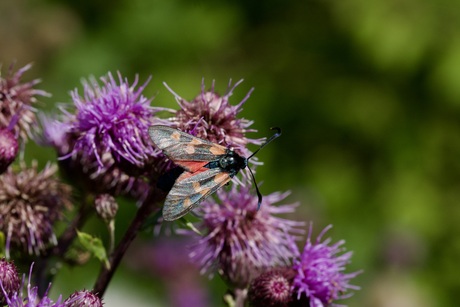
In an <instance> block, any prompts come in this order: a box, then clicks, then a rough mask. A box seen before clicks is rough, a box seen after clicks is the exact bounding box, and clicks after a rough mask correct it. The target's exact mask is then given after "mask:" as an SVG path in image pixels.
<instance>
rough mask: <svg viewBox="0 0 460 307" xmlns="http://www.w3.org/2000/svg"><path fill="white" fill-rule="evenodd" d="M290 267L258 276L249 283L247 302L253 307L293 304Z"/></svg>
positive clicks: (292, 273) (291, 271)
mask: <svg viewBox="0 0 460 307" xmlns="http://www.w3.org/2000/svg"><path fill="white" fill-rule="evenodd" d="M294 277H295V271H294V269H292V268H291V267H284V268H276V269H272V270H269V271H267V272H265V273H262V274H260V275H259V276H258V277H257V278H256V279H254V280H253V281H252V282H251V286H250V287H249V293H248V300H249V302H250V305H251V306H254V307H272V306H273V307H275V306H288V305H289V303H291V302H293V300H294V297H293V291H292V282H293V280H294Z"/></svg>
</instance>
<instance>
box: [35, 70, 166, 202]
mask: <svg viewBox="0 0 460 307" xmlns="http://www.w3.org/2000/svg"><path fill="white" fill-rule="evenodd" d="M101 80H102V83H103V85H102V86H101V85H99V84H98V82H97V81H96V80H95V79H94V78H91V79H90V80H89V81H84V82H83V86H84V93H83V96H80V95H79V94H78V91H77V90H75V91H73V92H72V98H73V102H74V104H75V109H76V114H73V113H72V112H70V111H69V110H66V109H64V108H61V110H62V114H61V116H60V118H48V117H42V119H41V121H42V125H43V139H42V140H41V141H42V143H43V144H45V145H50V146H53V147H54V148H55V149H56V151H57V152H58V154H59V155H60V160H61V166H62V168H63V170H64V172H65V173H66V174H67V175H68V176H69V177H70V178H72V180H73V181H76V182H78V183H80V184H82V185H83V186H84V187H85V188H86V189H87V190H89V191H92V192H94V193H110V194H113V195H120V194H130V195H131V196H133V197H135V198H142V197H143V196H145V195H144V194H145V191H146V190H147V189H148V186H146V183H145V182H144V181H143V180H141V179H139V175H141V174H143V173H145V172H148V173H155V172H157V173H158V172H160V171H161V170H163V169H164V167H165V165H166V164H167V163H166V162H165V161H164V158H163V156H162V154H161V151H160V150H158V149H154V148H153V147H152V144H151V143H150V140H149V136H148V132H147V130H148V127H149V126H150V125H152V124H153V123H155V120H156V118H154V115H155V114H156V113H157V112H159V111H161V110H163V109H161V108H154V107H151V106H150V102H151V99H147V98H145V97H144V96H143V95H142V91H143V90H144V88H145V86H146V85H147V83H148V82H149V80H150V79H149V80H147V82H145V83H144V84H143V85H142V86H140V87H137V88H136V86H137V83H138V79H137V77H136V79H135V81H134V83H133V84H132V85H129V84H128V82H127V80H126V79H123V77H122V76H121V74H120V73H119V74H118V81H116V80H115V79H114V77H113V76H112V75H111V74H110V73H109V74H107V76H105V77H103V78H101ZM160 157H161V158H160Z"/></svg>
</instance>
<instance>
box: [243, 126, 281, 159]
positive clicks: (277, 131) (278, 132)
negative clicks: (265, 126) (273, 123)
mask: <svg viewBox="0 0 460 307" xmlns="http://www.w3.org/2000/svg"><path fill="white" fill-rule="evenodd" d="M270 130H276V133H275V134H274V135H272V136H271V137H270V138H269V139H268V140H267V141H266V142H265V143H263V144H262V145H260V147H259V148H257V150H256V151H254V153H253V154H252V155H250V156H249V158H248V160H249V159H251V158H252V157H253V156H254V155H255V154H256V153H258V152H259V150H261V149H262V148H264V147H265V145H267V144H268V143H270V142H271V141H273V140H274V139H276V138H277V137H279V136H280V135H281V128H279V127H271V128H270Z"/></svg>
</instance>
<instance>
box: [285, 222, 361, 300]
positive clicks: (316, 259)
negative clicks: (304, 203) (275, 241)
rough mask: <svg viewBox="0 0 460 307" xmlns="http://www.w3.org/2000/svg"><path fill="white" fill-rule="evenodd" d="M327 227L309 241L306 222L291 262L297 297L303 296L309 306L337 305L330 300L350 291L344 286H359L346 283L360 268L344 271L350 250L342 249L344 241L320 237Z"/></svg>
mask: <svg viewBox="0 0 460 307" xmlns="http://www.w3.org/2000/svg"><path fill="white" fill-rule="evenodd" d="M331 227H332V226H328V227H326V228H325V229H324V230H323V231H322V232H321V233H320V235H319V236H318V237H317V239H316V241H315V242H313V243H312V242H311V233H312V227H311V226H310V231H309V233H308V238H307V242H306V245H305V248H304V250H303V252H302V254H301V256H300V260H299V261H297V262H296V263H295V264H294V266H293V267H294V269H295V270H296V272H297V274H296V277H295V278H294V291H295V292H296V293H297V299H301V298H302V297H307V298H308V300H309V301H310V307H322V306H337V305H335V304H333V303H332V302H334V301H336V300H338V299H344V298H348V297H349V296H351V293H347V291H348V290H350V289H352V290H359V287H357V286H354V285H351V284H349V281H350V279H352V278H354V277H356V276H357V275H358V274H360V272H354V273H348V274H346V273H344V270H345V266H346V265H347V264H348V263H349V262H350V259H351V256H352V253H351V252H346V253H343V252H344V248H343V247H342V245H343V244H344V243H345V242H344V241H343V240H341V241H339V242H337V243H335V244H330V243H331V239H330V238H329V239H326V240H324V241H322V237H323V235H324V234H325V233H326V232H327V231H328V230H329V229H330V228H331ZM321 241H322V242H321Z"/></svg>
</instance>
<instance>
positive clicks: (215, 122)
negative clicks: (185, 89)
mask: <svg viewBox="0 0 460 307" xmlns="http://www.w3.org/2000/svg"><path fill="white" fill-rule="evenodd" d="M242 81H243V80H240V81H239V82H237V83H235V84H234V85H232V84H231V80H230V82H229V84H228V90H227V93H226V94H225V95H223V96H220V95H219V94H218V93H216V92H215V91H214V82H213V83H212V86H211V89H210V90H209V91H206V90H205V84H204V80H203V83H202V88H201V93H200V94H199V95H198V96H197V97H196V98H195V99H193V100H191V101H187V100H185V99H184V98H182V97H180V96H179V95H178V94H176V93H175V92H174V91H173V90H171V89H170V88H169V87H168V89H169V91H170V92H171V93H172V94H173V95H174V96H175V97H176V101H177V103H178V104H179V106H180V110H178V111H177V112H176V114H175V117H173V118H171V119H170V121H171V122H172V126H173V127H175V128H179V129H180V130H182V131H185V132H188V133H190V134H192V135H195V136H197V137H200V138H203V139H206V140H209V141H211V142H214V143H218V144H221V145H222V146H226V147H232V148H234V149H235V151H236V152H238V153H239V154H240V155H243V156H249V154H250V152H249V150H248V149H247V148H246V146H247V145H248V144H250V143H251V144H257V145H260V144H261V143H262V141H263V139H250V138H247V137H246V133H248V132H255V131H256V130H253V129H250V128H249V127H250V126H251V125H252V123H253V121H249V120H247V119H244V118H237V115H238V113H239V112H241V110H242V106H243V104H244V103H245V102H246V100H247V99H248V98H249V95H250V94H251V92H252V90H251V91H250V92H249V93H248V94H247V95H246V97H244V99H243V100H242V101H241V102H239V103H238V104H237V105H231V104H230V102H229V100H230V96H232V94H233V90H234V89H235V88H236V87H237V86H238V85H239V84H240V83H241V82H242Z"/></svg>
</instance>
